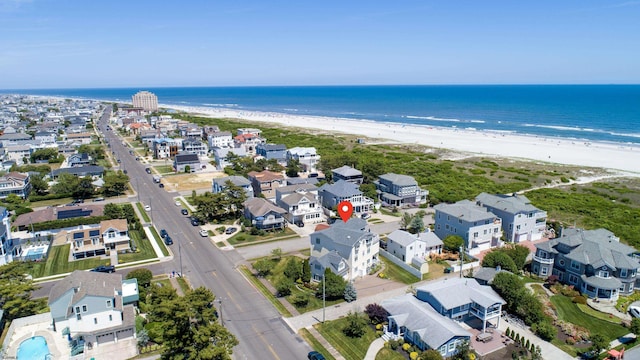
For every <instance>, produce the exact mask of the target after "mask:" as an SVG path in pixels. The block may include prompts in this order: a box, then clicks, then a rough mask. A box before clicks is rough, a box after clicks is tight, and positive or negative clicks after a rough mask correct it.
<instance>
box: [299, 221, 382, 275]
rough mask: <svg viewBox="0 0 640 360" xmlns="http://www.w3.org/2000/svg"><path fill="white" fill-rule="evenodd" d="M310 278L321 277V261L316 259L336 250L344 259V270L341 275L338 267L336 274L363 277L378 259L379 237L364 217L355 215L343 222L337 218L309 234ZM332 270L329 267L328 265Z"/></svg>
mask: <svg viewBox="0 0 640 360" xmlns="http://www.w3.org/2000/svg"><path fill="white" fill-rule="evenodd" d="M309 238H310V241H311V257H310V259H309V264H310V266H311V276H312V279H314V280H316V281H320V280H322V276H324V269H325V268H324V267H323V261H321V260H320V259H321V258H322V257H324V256H325V255H327V254H328V253H332V252H337V254H338V255H340V257H342V258H343V259H344V260H345V264H346V266H347V270H348V271H347V272H346V273H345V274H344V275H343V274H342V272H341V271H342V270H341V269H338V272H336V274H338V275H343V276H344V278H345V279H346V280H348V281H353V280H355V279H356V278H359V277H363V276H365V275H367V274H368V273H369V270H370V269H371V268H372V267H373V266H374V265H375V264H377V263H378V252H379V250H380V238H379V236H378V234H376V233H373V232H371V230H370V228H369V225H368V224H367V222H366V221H364V220H362V219H358V218H352V219H349V220H348V221H347V222H343V221H337V222H335V223H333V225H331V226H330V227H328V228H325V229H323V230H319V231H316V232H314V233H312V234H311V235H310V236H309ZM332 271H333V269H332Z"/></svg>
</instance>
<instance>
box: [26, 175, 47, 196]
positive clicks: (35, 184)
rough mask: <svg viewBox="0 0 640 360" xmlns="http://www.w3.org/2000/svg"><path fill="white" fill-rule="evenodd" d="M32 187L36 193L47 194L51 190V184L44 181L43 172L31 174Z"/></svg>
mask: <svg viewBox="0 0 640 360" xmlns="http://www.w3.org/2000/svg"><path fill="white" fill-rule="evenodd" d="M30 181H31V189H32V190H33V192H34V193H35V194H36V195H45V194H46V193H48V192H49V184H47V182H46V181H44V176H43V175H42V174H37V175H33V176H31V179H30Z"/></svg>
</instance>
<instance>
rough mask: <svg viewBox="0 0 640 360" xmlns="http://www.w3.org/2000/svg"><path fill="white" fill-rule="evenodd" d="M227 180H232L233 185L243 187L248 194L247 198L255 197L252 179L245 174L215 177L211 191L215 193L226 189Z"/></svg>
mask: <svg viewBox="0 0 640 360" xmlns="http://www.w3.org/2000/svg"><path fill="white" fill-rule="evenodd" d="M227 181H231V183H232V184H233V185H235V186H238V187H241V188H242V189H243V190H244V192H245V193H246V194H247V199H250V198H252V197H253V186H251V181H249V179H247V178H245V177H243V176H237V175H232V176H225V177H222V178H216V179H213V181H212V183H211V192H212V193H213V194H218V193H221V192H223V191H225V189H226V188H227Z"/></svg>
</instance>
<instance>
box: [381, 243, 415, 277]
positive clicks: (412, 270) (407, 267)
mask: <svg viewBox="0 0 640 360" xmlns="http://www.w3.org/2000/svg"><path fill="white" fill-rule="evenodd" d="M380 255H382V256H384V257H385V258H386V259H388V260H389V261H391V262H392V263H394V264H396V265H398V266H400V267H401V268H402V269H403V270H405V271H407V272H408V273H410V274H411V275H413V276H415V277H417V278H418V279H420V280H422V273H421V272H420V270H418V269H416V268H414V267H413V266H411V265H409V264H407V263H405V262H404V261H402V260H400V259H398V258H397V257H395V256H393V255H392V254H390V253H389V252H387V251H386V250H383V249H380Z"/></svg>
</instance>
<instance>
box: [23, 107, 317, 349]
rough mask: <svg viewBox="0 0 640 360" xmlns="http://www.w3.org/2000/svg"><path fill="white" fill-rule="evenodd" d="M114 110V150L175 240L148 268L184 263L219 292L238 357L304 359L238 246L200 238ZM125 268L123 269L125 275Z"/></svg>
mask: <svg viewBox="0 0 640 360" xmlns="http://www.w3.org/2000/svg"><path fill="white" fill-rule="evenodd" d="M110 113H111V108H110V107H107V110H106V111H105V113H104V114H103V116H102V118H101V119H100V121H99V128H100V130H101V132H102V133H103V135H104V137H105V138H106V139H107V141H109V143H110V144H111V149H110V150H111V151H114V152H115V157H116V158H117V159H120V161H121V163H120V166H121V167H122V169H123V170H125V169H126V170H127V172H128V175H129V177H130V178H131V185H132V186H133V187H134V188H135V189H136V190H137V192H138V194H139V199H140V201H141V202H143V203H144V204H145V205H150V206H151V211H150V212H149V214H150V216H151V218H152V221H153V223H154V224H155V225H156V228H158V229H162V228H163V229H166V230H167V232H168V233H169V235H170V236H171V237H172V238H173V241H174V244H173V245H172V246H171V250H172V251H173V254H174V259H173V260H172V261H165V262H160V263H157V264H152V265H147V266H145V267H146V268H148V269H150V270H151V271H153V273H154V274H161V273H165V274H166V273H169V272H171V271H180V269H181V268H182V273H183V274H184V275H185V276H186V277H187V278H188V279H189V282H190V283H191V284H192V285H193V286H194V287H200V286H204V287H206V288H208V289H210V290H211V291H212V292H213V293H214V294H215V295H216V300H220V301H219V302H218V303H217V306H218V309H219V313H220V314H221V316H220V317H221V319H222V320H223V324H224V326H226V327H227V328H228V329H229V330H230V331H231V332H232V333H233V334H234V335H235V336H236V337H237V339H238V341H239V343H240V344H239V345H238V346H237V347H236V348H234V354H233V358H234V359H282V360H289V359H291V360H294V359H306V355H307V353H308V352H309V351H310V350H311V349H310V348H309V346H308V345H307V344H306V342H304V340H302V339H301V338H300V337H299V336H297V335H296V334H294V333H292V332H291V331H290V330H289V328H288V327H287V326H286V325H285V323H284V321H283V320H282V319H281V316H280V314H279V313H278V312H277V311H276V310H275V308H274V307H273V305H271V303H270V302H269V301H268V300H266V299H265V298H264V297H263V296H262V294H260V293H259V292H258V291H257V290H256V289H255V288H254V287H253V286H252V285H251V284H250V283H249V282H248V281H247V280H246V279H245V278H244V277H243V275H242V274H241V273H240V272H239V271H238V270H237V269H236V267H237V265H238V264H240V263H242V262H243V258H242V257H241V256H240V255H239V254H238V253H237V252H236V251H225V252H222V251H220V250H219V249H217V248H216V247H214V246H213V245H212V244H211V243H210V242H208V241H204V240H202V238H201V237H200V235H199V234H198V231H199V229H200V228H199V227H197V226H192V225H191V223H190V222H189V221H188V219H187V218H186V217H185V216H183V215H181V214H180V207H178V206H176V205H175V200H174V196H176V195H177V194H170V193H167V192H166V191H164V190H163V189H160V188H159V187H158V184H156V183H154V182H153V179H152V177H151V175H149V174H147V173H146V172H145V170H144V168H145V166H144V165H143V164H141V163H139V162H138V161H136V160H135V155H130V154H129V150H130V149H129V148H126V147H125V146H124V145H123V144H122V140H121V139H120V138H119V137H118V136H117V135H116V134H115V133H114V131H113V130H112V131H108V130H106V125H107V122H108V119H109V116H110ZM126 272H128V271H122V273H123V274H125V273H126ZM118 273H121V271H118ZM51 286H53V282H49V283H45V284H42V289H40V290H39V291H38V292H36V293H35V294H34V296H38V295H43V294H44V295H45V296H46V295H47V294H48V289H50V288H51Z"/></svg>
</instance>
